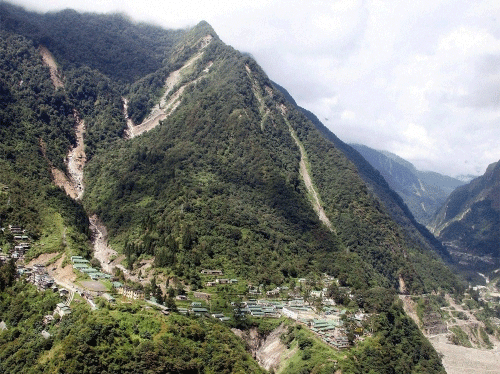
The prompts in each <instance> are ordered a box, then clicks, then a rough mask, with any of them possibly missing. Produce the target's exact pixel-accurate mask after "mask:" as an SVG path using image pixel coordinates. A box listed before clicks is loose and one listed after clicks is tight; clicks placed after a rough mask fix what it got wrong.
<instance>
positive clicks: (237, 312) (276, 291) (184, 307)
mask: <svg viewBox="0 0 500 374" xmlns="http://www.w3.org/2000/svg"><path fill="white" fill-rule="evenodd" d="M2 230H3V231H4V232H5V231H6V230H8V232H9V233H10V234H12V241H13V243H12V245H11V246H10V250H9V251H8V253H4V251H2V250H1V249H0V263H6V262H8V261H14V262H15V264H16V271H17V275H18V277H19V279H21V280H24V281H26V282H30V283H32V284H34V285H35V286H36V287H37V288H38V289H39V290H40V291H45V290H52V291H53V292H55V293H58V294H59V296H60V297H61V299H62V300H64V302H61V303H58V304H57V306H56V308H55V310H54V311H53V313H52V314H49V315H46V316H44V324H48V323H50V322H52V321H53V320H54V318H63V317H64V316H66V315H69V314H71V303H72V302H73V300H74V298H75V295H78V296H79V297H80V299H81V300H84V301H85V302H87V303H88V304H89V305H90V307H91V310H95V309H97V308H98V304H99V300H101V301H100V302H106V303H112V304H114V303H117V302H125V303H128V302H130V301H129V300H134V301H137V302H141V303H143V305H144V306H145V307H148V308H150V307H155V308H157V309H158V310H159V311H160V312H161V313H163V314H165V315H168V314H169V313H171V312H173V311H175V312H177V313H180V314H184V315H194V316H205V317H208V318H215V319H218V320H219V321H221V322H224V323H226V322H231V321H232V320H233V319H235V318H273V319H279V318H289V319H291V320H294V321H296V322H297V323H300V324H301V325H303V326H305V327H307V328H309V329H310V331H312V332H313V333H314V334H316V335H317V337H318V338H319V339H321V340H322V341H323V342H324V343H326V344H328V345H330V346H332V347H334V348H337V349H343V348H347V347H349V346H350V345H351V344H352V343H353V341H352V340H351V341H349V339H348V331H347V330H346V328H345V326H344V320H345V318H346V316H347V315H348V314H349V315H350V314H352V315H351V316H350V319H351V320H352V321H353V322H354V326H355V331H354V335H353V336H354V337H355V339H363V328H362V322H363V321H364V320H366V318H367V315H366V314H364V313H362V312H360V311H358V312H357V313H349V312H348V310H347V309H346V308H345V307H344V306H342V305H337V304H336V303H335V301H334V300H333V299H332V298H330V297H328V296H327V294H328V286H329V285H331V284H333V283H336V282H338V281H337V280H336V279H335V278H334V277H331V276H328V275H326V274H324V275H323V276H322V278H321V280H320V281H319V282H318V284H315V286H316V287H314V288H315V289H311V287H309V283H310V280H308V279H306V278H298V279H297V280H296V285H297V286H296V287H294V288H293V289H290V288H289V287H287V286H281V287H274V288H271V289H267V290H266V287H264V285H262V284H261V285H258V286H255V285H252V284H251V283H248V282H245V280H238V279H236V278H224V272H223V271H222V270H220V269H203V270H201V271H200V276H201V277H202V279H203V280H204V283H203V284H204V287H203V288H202V289H200V290H196V291H188V292H185V293H184V292H183V293H179V294H177V295H176V296H175V304H174V306H173V308H171V307H167V306H165V305H163V303H162V301H163V300H157V298H156V297H155V296H152V294H151V293H150V292H146V290H145V288H144V287H143V286H142V285H141V284H140V283H131V282H126V281H125V282H123V279H120V280H119V279H117V277H116V276H114V275H112V274H108V273H106V272H104V271H103V270H101V269H97V268H95V267H93V266H91V263H90V261H89V260H87V259H85V258H84V257H82V256H76V255H75V256H71V257H70V261H71V267H72V269H73V272H74V273H76V274H78V275H79V276H78V278H79V279H86V280H83V281H80V282H74V283H68V282H62V281H58V280H57V279H55V278H54V277H53V276H51V275H50V274H49V273H50V272H52V273H54V272H53V270H55V268H54V267H52V265H50V264H48V266H46V265H47V264H44V263H38V262H36V260H34V261H35V263H32V264H31V266H27V265H26V264H25V262H24V259H25V255H26V253H27V251H28V250H29V249H30V247H31V245H30V242H31V240H30V237H29V236H28V235H26V231H25V230H24V229H23V228H22V227H21V226H14V225H11V226H9V227H8V228H2ZM32 262H33V261H32ZM51 267H52V269H50V268H51ZM242 283H243V284H242ZM318 285H321V289H317V288H319V287H318ZM235 286H237V288H235V289H233V291H235V293H231V295H232V296H236V298H237V300H238V301H231V302H229V303H227V304H228V305H229V307H226V308H220V304H221V302H220V296H219V295H218V293H219V289H220V288H223V289H224V290H225V291H227V288H228V287H235ZM242 290H244V291H242ZM343 291H344V292H345V293H346V294H347V295H350V290H349V288H347V287H343ZM233 298H234V297H233ZM170 306H172V304H170ZM172 309H173V310H172Z"/></svg>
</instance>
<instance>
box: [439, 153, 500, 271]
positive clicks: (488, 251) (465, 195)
mask: <svg viewBox="0 0 500 374" xmlns="http://www.w3.org/2000/svg"><path fill="white" fill-rule="evenodd" d="M431 227H432V230H433V232H434V234H435V235H436V236H437V237H438V238H439V239H440V240H442V241H443V243H444V244H446V246H447V247H448V248H449V249H450V252H451V253H452V254H453V256H454V257H456V258H457V260H458V261H460V263H461V264H462V265H464V267H466V268H469V269H477V270H478V271H481V272H486V271H487V270H491V269H495V268H498V266H499V263H500V262H499V261H500V162H495V163H493V164H491V165H489V166H488V168H487V169H486V172H485V173H484V175H482V176H480V177H478V178H476V179H474V180H472V181H471V182H470V183H468V184H466V185H464V186H461V187H459V188H457V189H456V190H455V191H453V192H452V193H451V195H450V196H449V197H448V199H447V200H446V202H445V203H444V205H443V207H442V208H441V209H440V210H439V211H438V212H437V214H436V217H435V219H434V221H433V222H432V225H431Z"/></svg>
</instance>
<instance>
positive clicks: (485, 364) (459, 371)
mask: <svg viewBox="0 0 500 374" xmlns="http://www.w3.org/2000/svg"><path fill="white" fill-rule="evenodd" d="M428 338H429V341H430V342H431V343H432V345H433V346H434V349H435V350H436V351H437V352H438V353H439V354H441V355H443V358H442V360H443V365H444V367H445V369H446V372H447V373H448V374H478V373H491V374H493V373H495V374H500V343H499V342H497V343H496V344H495V347H494V348H493V349H475V348H466V347H462V346H459V345H454V344H451V343H449V342H448V337H447V334H438V335H434V336H430V337H428Z"/></svg>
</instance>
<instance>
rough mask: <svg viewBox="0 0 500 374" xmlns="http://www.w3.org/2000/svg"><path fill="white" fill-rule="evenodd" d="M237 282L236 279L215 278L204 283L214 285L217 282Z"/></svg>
mask: <svg viewBox="0 0 500 374" xmlns="http://www.w3.org/2000/svg"><path fill="white" fill-rule="evenodd" d="M236 283H238V279H224V278H217V279H216V280H214V281H209V282H207V283H206V284H205V286H206V287H214V286H217V285H219V284H236Z"/></svg>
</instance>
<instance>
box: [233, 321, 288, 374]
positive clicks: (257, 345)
mask: <svg viewBox="0 0 500 374" xmlns="http://www.w3.org/2000/svg"><path fill="white" fill-rule="evenodd" d="M232 331H233V333H234V334H235V335H237V336H239V337H240V338H242V339H243V340H244V341H245V342H246V343H247V346H248V350H249V351H250V352H251V353H252V356H253V357H254V358H255V359H256V360H257V362H258V363H259V365H260V366H261V367H262V368H264V369H266V370H270V369H274V370H277V369H278V368H279V366H280V363H281V361H282V357H283V355H284V353H285V352H286V350H287V348H286V346H285V345H284V344H283V343H282V342H281V340H280V336H281V334H282V333H283V332H284V331H285V327H284V326H283V325H280V326H279V327H277V328H276V329H275V330H274V331H272V332H271V333H270V334H269V335H268V336H266V337H263V336H261V335H259V333H258V331H257V329H256V328H251V329H250V330H246V331H242V330H239V329H232Z"/></svg>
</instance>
